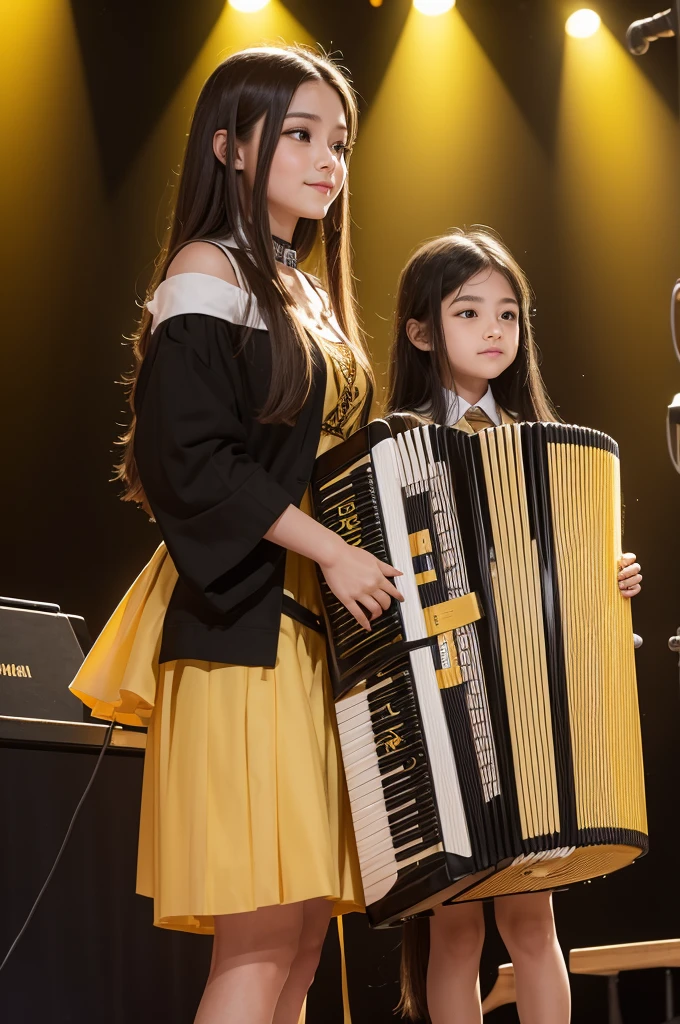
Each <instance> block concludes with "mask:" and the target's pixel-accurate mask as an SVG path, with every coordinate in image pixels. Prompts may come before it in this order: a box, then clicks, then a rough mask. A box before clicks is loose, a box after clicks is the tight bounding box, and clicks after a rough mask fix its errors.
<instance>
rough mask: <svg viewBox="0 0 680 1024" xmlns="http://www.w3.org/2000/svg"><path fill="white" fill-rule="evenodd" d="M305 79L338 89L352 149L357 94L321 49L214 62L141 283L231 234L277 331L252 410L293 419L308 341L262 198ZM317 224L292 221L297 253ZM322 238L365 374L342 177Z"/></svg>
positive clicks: (300, 399) (304, 380)
mask: <svg viewBox="0 0 680 1024" xmlns="http://www.w3.org/2000/svg"><path fill="white" fill-rule="evenodd" d="M309 81H323V82H326V84H328V85H330V86H332V87H333V88H334V89H335V90H336V91H337V93H338V95H339V96H340V99H341V100H342V103H343V106H344V109H345V116H346V119H347V128H348V143H347V147H348V148H347V155H348V156H349V152H350V151H351V147H352V145H353V143H354V140H355V138H356V131H357V103H356V98H355V95H354V91H353V89H352V86H351V85H350V83H349V81H348V79H347V78H346V77H345V75H344V74H343V72H342V71H341V70H340V68H339V67H338V66H337V65H335V64H334V63H333V61H332V60H330V59H329V58H327V57H326V56H325V55H323V54H320V53H317V52H316V51H314V50H311V49H307V48H306V47H302V46H291V47H281V48H278V47H268V46H266V47H258V48H253V49H248V50H241V51H239V52H238V53H235V54H233V55H232V56H231V57H228V58H227V59H226V60H225V61H223V62H222V63H221V64H220V65H219V66H218V67H217V68H216V69H215V71H213V73H212V75H211V76H210V77H209V78H208V80H207V82H206V83H205V85H204V86H203V89H202V90H201V94H200V96H199V98H198V102H197V104H196V108H195V110H194V113H193V117H192V121H191V128H190V131H189V137H188V140H187V146H186V151H185V154H184V161H183V166H182V171H181V174H180V179H179V184H178V188H177V198H176V202H175V207H174V210H173V211H172V214H171V217H170V223H169V227H168V232H167V238H166V241H165V244H164V245H163V247H162V249H161V251H160V253H159V255H158V258H157V260H156V263H155V272H154V274H153V276H152V279H151V282H150V284H149V287H148V290H147V301H148V300H149V299H151V297H152V296H153V294H154V292H155V290H156V288H157V287H158V285H159V284H160V283H161V281H163V280H164V278H165V274H166V271H167V269H168V266H169V264H170V262H171V261H172V259H173V258H174V257H175V255H176V254H177V252H178V251H179V249H180V248H182V246H184V245H186V244H187V242H189V241H191V240H193V239H202V238H215V239H220V240H224V239H226V238H227V237H229V236H230V235H234V236H235V240H236V243H237V245H238V246H239V247H240V248H239V249H238V250H236V251H235V254H234V255H235V258H236V259H237V260H238V263H239V267H240V268H241V270H242V272H243V275H244V277H245V279H246V282H247V285H248V288H249V291H250V294H251V297H252V299H253V300H254V301H255V302H256V303H257V305H258V307H259V311H260V313H261V315H262V318H263V320H264V322H265V324H266V326H267V329H268V330H269V332H270V333H271V335H272V337H275V338H276V344H275V345H272V373H271V382H270V388H269V394H268V397H267V400H266V402H265V404H264V406H263V408H262V409H261V410H259V411H258V418H259V419H260V420H261V421H262V422H265V423H290V422H292V421H293V420H294V419H295V416H296V415H297V413H298V412H299V411H300V409H301V407H302V405H303V404H304V402H305V399H306V398H307V395H308V394H309V389H310V386H311V380H312V353H313V346H312V341H311V339H310V337H309V336H308V334H307V333H306V332H305V331H304V330H303V329H302V328H301V327H300V326H299V324H298V322H297V319H296V316H295V312H294V308H293V302H292V300H291V297H290V295H289V294H288V291H287V289H286V288H285V285H284V284H283V282H282V281H281V279H280V278H279V275H278V273H277V270H276V263H275V260H274V253H273V247H272V241H271V230H270V226H269V212H268V208H267V186H268V182H269V172H270V169H271V164H272V159H273V157H274V152H275V150H276V146H277V144H278V141H279V138H280V135H281V130H282V127H283V122H284V118H285V116H286V113H287V111H288V109H289V107H290V103H291V100H292V98H293V95H294V94H295V92H296V90H297V89H298V88H299V86H300V85H302V83H303V82H309ZM261 120H262V121H263V127H262V135H261V139H260V144H259V150H258V160H257V168H256V173H255V180H254V183H253V192H252V196H249V197H245V196H244V195H243V189H242V188H241V187H239V186H240V183H239V172H238V171H237V170H236V169H235V167H234V161H235V154H236V144H237V141H241V142H247V141H248V139H249V138H251V137H252V134H253V131H254V129H255V127H256V125H257V124H258V123H259V122H260V121H261ZM220 130H226V132H227V154H226V163H225V164H223V163H222V162H221V161H220V160H218V159H217V157H216V156H215V154H214V152H213V137H214V135H215V132H217V131H220ZM246 203H248V205H247V207H246ZM319 227H320V225H319V222H318V221H314V220H306V219H300V220H299V221H298V224H297V227H296V229H295V234H294V237H293V239H292V244H293V247H294V248H295V249H296V250H297V253H298V258H299V259H300V260H304V259H306V258H307V257H308V256H309V255H310V253H311V252H312V250H313V249H314V247H315V244H316V242H317V237H318V234H319ZM321 242H322V249H323V253H324V264H325V266H324V268H323V270H322V276H323V277H324V279H325V280H324V284H325V285H326V287H327V288H328V292H329V296H330V302H331V306H332V309H333V312H334V313H335V315H336V317H337V319H338V322H339V324H340V326H341V328H342V330H343V331H344V333H345V334H346V336H347V337H348V339H349V342H350V344H351V345H352V348H353V349H355V351H356V353H357V355H358V357H359V359H360V360H361V362H362V363H363V364H364V366H365V369H366V370H367V372H368V375H369V378H370V366H369V364H368V358H367V356H366V353H365V348H364V343H363V338H362V335H361V331H360V329H359V324H358V317H357V310H356V302H355V298H354V291H353V280H352V275H351V270H350V242H349V190H348V183H347V180H346V181H345V184H344V186H343V190H342V192H341V193H340V195H339V196H338V197H337V199H336V200H335V202H334V203H333V205H332V206H331V208H330V210H329V211H328V214H327V215H326V217H325V218H324V220H323V222H322V223H321ZM151 320H152V318H151V314H150V313H149V311H148V309H147V308H146V305H145V306H144V309H143V312H142V317H141V321H140V324H139V328H138V330H137V331H136V333H135V334H134V335H133V337H132V351H133V355H134V366H133V369H132V371H131V373H130V375H129V376H128V378H127V381H126V382H127V383H128V385H129V393H128V402H129V405H130V409H131V411H132V421H131V424H130V427H129V428H128V430H127V431H126V432H125V433H124V434H123V436H122V438H121V442H120V443H121V444H122V445H123V446H124V454H123V458H122V459H121V461H120V463H119V465H118V466H117V468H116V478H117V479H120V480H122V481H123V483H124V484H125V492H124V494H123V500H125V501H136V502H141V503H144V502H145V497H144V491H143V488H142V484H141V480H140V478H139V474H138V472H137V466H136V463H135V456H134V437H135V421H136V417H135V390H136V384H137V379H138V377H139V371H140V368H141V366H142V363H143V361H144V357H145V355H146V353H147V350H148V347H149V340H150V337H151Z"/></svg>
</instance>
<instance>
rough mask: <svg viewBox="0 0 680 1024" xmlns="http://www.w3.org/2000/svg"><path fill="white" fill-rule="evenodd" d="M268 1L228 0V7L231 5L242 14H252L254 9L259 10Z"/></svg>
mask: <svg viewBox="0 0 680 1024" xmlns="http://www.w3.org/2000/svg"><path fill="white" fill-rule="evenodd" d="M268 3H269V0H229V6H230V7H233V8H234V10H236V11H242V12H243V13H244V14H253V13H254V12H255V11H261V10H262V8H263V7H266V6H267V4H268Z"/></svg>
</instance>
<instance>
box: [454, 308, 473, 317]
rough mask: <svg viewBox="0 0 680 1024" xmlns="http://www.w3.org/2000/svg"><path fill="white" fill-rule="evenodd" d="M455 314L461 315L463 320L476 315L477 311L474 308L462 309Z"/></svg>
mask: <svg viewBox="0 0 680 1024" xmlns="http://www.w3.org/2000/svg"><path fill="white" fill-rule="evenodd" d="M456 316H460V317H462V318H463V320H471V319H472V318H473V317H474V316H477V311H476V310H475V309H462V310H461V311H460V313H457V314H456Z"/></svg>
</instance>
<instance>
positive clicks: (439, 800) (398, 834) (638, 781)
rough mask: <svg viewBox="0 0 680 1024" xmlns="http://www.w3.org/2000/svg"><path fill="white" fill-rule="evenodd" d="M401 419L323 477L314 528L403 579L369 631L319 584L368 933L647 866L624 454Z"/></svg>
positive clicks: (605, 446) (343, 449)
mask: <svg viewBox="0 0 680 1024" xmlns="http://www.w3.org/2000/svg"><path fill="white" fill-rule="evenodd" d="M411 422H414V421H413V420H411ZM408 423H409V419H408V418H402V417H399V416H396V417H390V419H389V420H376V421H373V422H372V423H369V424H368V426H366V427H364V428H363V429H362V430H360V431H358V432H357V433H356V434H354V435H353V436H352V437H351V438H350V439H349V440H347V441H345V442H343V443H342V444H339V445H337V446H336V447H335V448H333V449H332V450H330V451H329V452H326V453H325V454H324V455H322V456H320V457H319V458H318V459H317V463H316V467H315V472H314V476H313V480H312V498H313V504H314V512H315V516H316V518H317V519H318V521H319V522H320V523H322V524H323V525H324V526H327V527H328V528H329V529H331V530H334V531H335V532H336V533H338V534H339V535H340V536H342V537H343V538H344V539H345V540H346V541H347V542H348V543H350V544H355V545H359V546H361V547H363V548H365V549H366V550H368V551H370V552H372V553H373V554H375V555H376V556H377V557H378V558H380V559H381V560H382V561H385V562H389V563H391V564H392V565H394V566H395V567H396V568H398V569H400V570H401V571H402V573H403V575H402V576H401V577H398V578H397V579H396V580H395V583H396V584H397V586H398V587H399V589H400V590H401V592H402V594H403V596H404V601H403V602H401V603H400V602H398V601H393V602H392V605H391V606H390V608H389V609H388V610H387V611H385V612H383V614H382V615H381V616H380V617H379V618H378V619H376V620H375V621H374V622H373V624H372V630H371V631H370V632H368V631H366V630H364V629H362V628H361V627H360V626H359V625H358V623H357V622H356V620H355V619H354V618H353V617H352V616H351V615H350V613H349V612H348V611H347V610H346V608H345V607H344V606H343V605H342V604H341V603H340V602H339V601H338V600H337V598H335V596H334V595H333V594H332V592H331V591H330V589H329V588H328V586H327V585H326V583H325V581H323V579H322V580H321V589H322V600H323V608H324V616H325V618H326V625H327V629H328V635H329V665H330V671H331V677H332V682H333V689H334V698H335V707H336V713H337V721H338V729H339V735H340V742H341V747H342V756H343V761H344V767H345V774H346V778H347V785H348V789H349V796H350V803H351V808H352V818H353V823H354V830H355V835H356V841H357V848H358V853H359V860H360V865H361V874H362V879H363V885H364V894H365V898H366V905H367V913H368V916H369V920H370V922H371V924H372V925H374V926H387V925H391V924H397V923H399V922H400V921H402V920H404V919H406V918H408V917H411V916H415V915H417V914H419V913H423V912H426V911H428V910H429V909H430V908H432V907H433V906H436V905H438V904H440V903H444V902H454V901H455V902H460V901H464V900H477V899H484V898H488V897H493V896H503V895H507V894H510V893H520V892H530V891H536V890H540V889H552V888H555V887H560V886H564V885H567V884H569V883H573V882H577V881H583V880H585V879H588V878H592V877H595V876H598V875H603V874H608V873H610V872H612V871H615V870H616V869H618V868H621V867H623V866H625V865H627V864H629V863H631V862H632V861H633V860H635V858H637V857H638V856H640V854H642V853H645V852H646V850H647V835H646V831H647V825H646V812H645V798H644V782H643V765H642V750H641V739H640V721H639V712H638V705H637V687H636V678H635V661H634V647H633V632H632V623H631V610H630V602H629V601H627V600H626V599H625V598H623V597H622V596H621V594H620V592H619V588H618V581H617V562H618V559H619V557H620V554H621V506H620V482H619V459H618V449H617V446H616V444H615V442H614V441H612V440H611V438H609V437H607V436H606V435H605V434H602V433H600V432H599V431H595V430H589V429H585V428H582V427H576V426H567V425H563V424H546V423H521V424H512V425H505V426H501V427H498V428H489V429H487V430H483V431H481V432H480V433H478V434H474V435H469V434H465V433H463V432H461V431H459V430H455V429H453V428H450V427H440V426H435V425H432V424H428V425H419V426H415V427H411V428H410V429H404V428H405V427H406V426H408Z"/></svg>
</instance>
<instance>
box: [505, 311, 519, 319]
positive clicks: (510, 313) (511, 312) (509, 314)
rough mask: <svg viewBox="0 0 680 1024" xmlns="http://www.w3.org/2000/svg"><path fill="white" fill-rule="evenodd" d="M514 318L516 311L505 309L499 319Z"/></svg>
mask: <svg viewBox="0 0 680 1024" xmlns="http://www.w3.org/2000/svg"><path fill="white" fill-rule="evenodd" d="M516 319H517V313H513V311H512V310H511V309H506V310H505V312H504V313H502V314H501V320H516Z"/></svg>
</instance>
